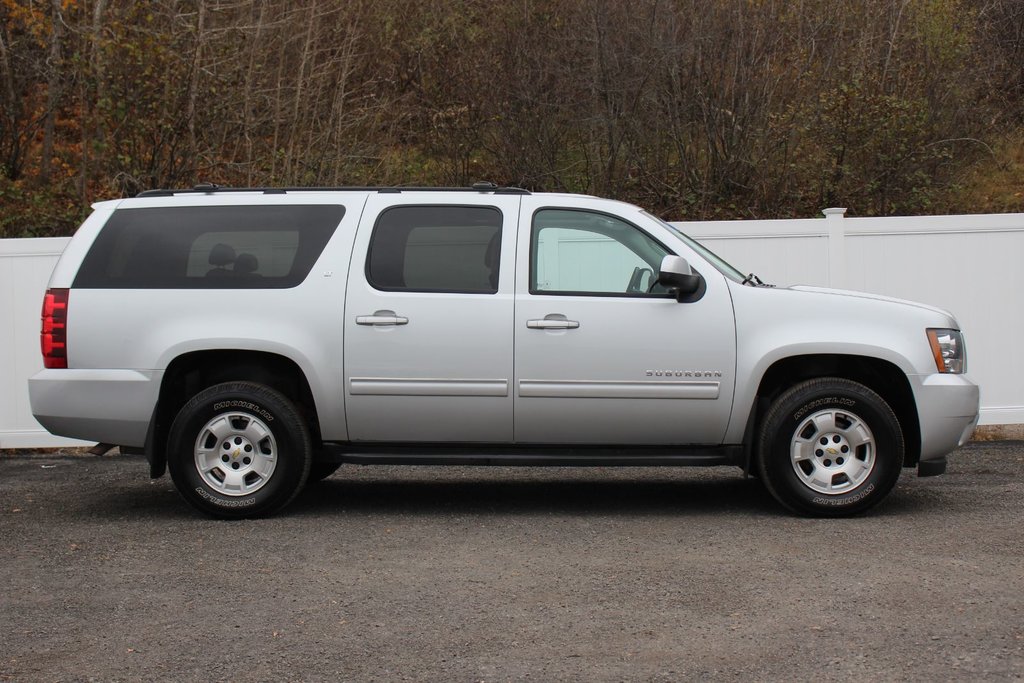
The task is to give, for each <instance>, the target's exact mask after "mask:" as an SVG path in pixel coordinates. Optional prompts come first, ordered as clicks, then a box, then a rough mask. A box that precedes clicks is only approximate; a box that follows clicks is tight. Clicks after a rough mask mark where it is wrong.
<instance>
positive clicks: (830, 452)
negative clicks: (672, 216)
mask: <svg viewBox="0 0 1024 683" xmlns="http://www.w3.org/2000/svg"><path fill="white" fill-rule="evenodd" d="M825 450H826V451H828V453H829V455H835V454H836V453H838V452H839V451H837V450H836V449H834V448H826V449H825ZM235 455H238V454H237V453H235Z"/></svg>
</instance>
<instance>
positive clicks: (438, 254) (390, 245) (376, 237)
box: [366, 206, 502, 294]
mask: <svg viewBox="0 0 1024 683" xmlns="http://www.w3.org/2000/svg"><path fill="white" fill-rule="evenodd" d="M501 220H502V215H501V212H500V211H498V210H497V209H495V208H493V207H487V206H396V207H393V208H390V209H387V210H385V211H383V212H381V214H380V217H379V218H378V219H377V224H376V225H375V226H374V229H373V235H372V237H371V238H370V249H369V253H368V255H367V259H366V277H367V281H368V282H369V283H370V284H371V285H373V286H374V287H375V288H377V289H381V290H385V291H406V292H453V293H462V294H494V293H495V292H497V291H498V263H499V260H500V259H499V256H500V253H501Z"/></svg>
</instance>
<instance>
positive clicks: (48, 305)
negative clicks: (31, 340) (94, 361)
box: [39, 289, 69, 368]
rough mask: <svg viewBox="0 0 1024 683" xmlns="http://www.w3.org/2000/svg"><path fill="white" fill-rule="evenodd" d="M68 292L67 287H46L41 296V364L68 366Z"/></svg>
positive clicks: (55, 366) (50, 366) (58, 366)
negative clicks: (43, 294)
mask: <svg viewBox="0 0 1024 683" xmlns="http://www.w3.org/2000/svg"><path fill="white" fill-rule="evenodd" d="M68 292H69V290H67V289H48V290H46V296H45V297H43V326H42V331H41V332H40V333H39V346H40V348H41V349H42V351H43V366H44V367H47V368H66V367H67V366H68Z"/></svg>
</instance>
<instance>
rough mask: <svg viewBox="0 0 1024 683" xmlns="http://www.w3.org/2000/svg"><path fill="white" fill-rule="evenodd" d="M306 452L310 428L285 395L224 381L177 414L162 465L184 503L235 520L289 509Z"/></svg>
mask: <svg viewBox="0 0 1024 683" xmlns="http://www.w3.org/2000/svg"><path fill="white" fill-rule="evenodd" d="M201 440H202V441H201ZM312 452H313V449H312V446H311V444H310V437H309V427H308V426H307V425H306V423H305V421H304V420H303V419H302V417H301V415H300V413H299V411H298V410H297V409H296V407H295V405H294V404H293V403H292V402H291V401H290V400H288V399H287V398H286V397H285V396H284V395H282V394H281V393H279V392H277V391H275V390H274V389H271V388H270V387H267V386H264V385H262V384H255V383H252V382H225V383H223V384H217V385H214V386H212V387H209V388H208V389H204V390H203V391H201V392H199V393H198V394H196V395H195V396H193V397H192V399H191V400H189V401H188V403H186V404H185V405H184V406H183V407H182V409H181V410H180V411H178V415H177V417H175V418H174V423H173V424H172V425H171V431H170V436H169V437H168V447H167V464H168V468H169V469H170V471H171V478H172V479H173V480H174V485H175V486H176V487H177V488H178V491H179V492H180V493H181V495H182V496H183V497H184V498H185V500H187V501H188V502H189V504H191V505H192V506H193V507H195V508H196V509H198V510H200V511H202V512H205V513H206V514H209V515H212V516H214V517H221V518H226V519H239V518H243V517H257V516H261V515H268V514H270V513H273V512H276V511H278V510H280V509H281V508H283V507H284V506H285V505H287V504H288V503H290V502H291V501H292V499H293V498H295V496H296V495H297V494H298V492H299V491H301V490H302V487H303V486H304V485H305V483H306V478H307V477H308V476H309V469H310V463H311V461H312Z"/></svg>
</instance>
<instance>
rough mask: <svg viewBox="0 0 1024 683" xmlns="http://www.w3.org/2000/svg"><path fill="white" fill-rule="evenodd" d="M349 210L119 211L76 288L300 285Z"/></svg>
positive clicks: (219, 208) (100, 238)
mask: <svg viewBox="0 0 1024 683" xmlns="http://www.w3.org/2000/svg"><path fill="white" fill-rule="evenodd" d="M344 215H345V208H344V207H342V206H336V205H324V204H316V205H302V206H295V205H289V206H211V207H199V206H183V207H164V208H153V209H118V210H117V211H115V212H114V214H113V215H112V216H111V217H110V220H108V221H107V224H106V225H105V226H104V227H103V230H102V231H101V232H100V234H99V236H98V237H97V238H96V241H95V242H94V243H93V245H92V248H91V249H90V250H89V253H88V254H87V255H86V257H85V260H84V261H83V262H82V267H81V268H80V269H79V271H78V276H77V277H76V278H75V282H74V286H75V287H82V288H93V289H262V288H274V289H280V288H285V287H294V286H295V285H297V284H299V283H300V282H302V281H303V280H304V279H305V277H306V276H307V275H308V274H309V271H310V269H312V267H313V264H314V263H315V262H316V260H317V258H319V257H320V252H322V251H323V249H324V246H325V245H326V244H327V241H328V240H329V239H330V238H331V235H332V234H334V230H335V228H337V227H338V223H340V222H341V218H342V216H344Z"/></svg>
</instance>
